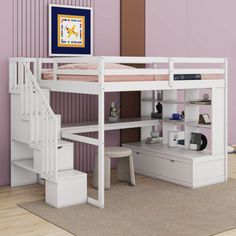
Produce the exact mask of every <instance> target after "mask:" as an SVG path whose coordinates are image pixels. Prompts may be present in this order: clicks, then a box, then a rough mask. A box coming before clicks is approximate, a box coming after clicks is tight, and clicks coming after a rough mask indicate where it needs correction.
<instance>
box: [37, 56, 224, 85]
mask: <svg viewBox="0 0 236 236" xmlns="http://www.w3.org/2000/svg"><path fill="white" fill-rule="evenodd" d="M226 61H227V59H225V58H191V57H190V58H188V57H170V58H169V57H109V56H108V57H106V56H105V57H80V58H79V57H76V58H40V59H39V60H38V63H39V64H38V78H42V73H43V72H45V71H47V70H48V68H47V67H46V68H45V67H44V66H43V65H44V64H47V65H49V64H51V66H49V67H50V68H51V69H52V72H53V79H54V80H56V79H57V78H58V76H59V75H85V76H86V75H93V76H94V75H95V76H98V77H99V80H98V82H99V83H100V84H103V83H104V77H105V76H107V75H109V76H110V75H154V76H157V75H167V76H168V78H169V85H170V86H173V84H174V82H175V80H174V75H176V74H205V75H208V74H216V75H222V79H223V75H224V74H225V66H224V65H225V63H226ZM77 63H85V64H97V65H98V67H97V69H69V68H60V65H61V64H77ZM106 63H119V64H145V65H146V67H145V68H136V69H135V70H130V69H106V68H105V64H106ZM90 83H92V82H90Z"/></svg>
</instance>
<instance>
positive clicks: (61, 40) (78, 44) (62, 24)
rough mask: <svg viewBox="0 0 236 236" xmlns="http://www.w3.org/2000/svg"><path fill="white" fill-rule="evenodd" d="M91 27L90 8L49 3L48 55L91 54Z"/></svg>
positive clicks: (91, 16)
mask: <svg viewBox="0 0 236 236" xmlns="http://www.w3.org/2000/svg"><path fill="white" fill-rule="evenodd" d="M92 28H93V11H92V8H89V7H75V6H65V5H55V4H50V5H49V56H86V55H92V54H93V53H92V52H93V34H92Z"/></svg>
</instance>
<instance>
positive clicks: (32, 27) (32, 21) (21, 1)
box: [13, 0, 119, 172]
mask: <svg viewBox="0 0 236 236" xmlns="http://www.w3.org/2000/svg"><path fill="white" fill-rule="evenodd" d="M50 3H53V4H64V5H73V6H87V7H93V9H94V14H96V7H95V0H13V35H14V39H13V56H15V57H47V56H48V4H50ZM94 18H95V17H94ZM95 27H96V26H95ZM95 50H96V49H95ZM108 96H109V98H108V99H107V100H108V101H107V103H109V101H111V100H115V101H117V102H119V96H118V95H117V94H114V95H113V94H110V95H108ZM106 97H107V96H106ZM51 106H52V109H53V110H54V112H55V113H56V114H61V115H62V122H63V123H70V122H83V121H95V120H97V111H98V110H97V109H98V108H97V97H96V96H92V95H82V94H68V93H57V92H52V93H51ZM108 106H109V104H106V107H108ZM106 110H107V111H106V114H107V113H108V109H106ZM89 135H90V136H92V137H95V136H96V134H94V133H93V134H89ZM106 141H107V142H106V143H107V144H108V145H109V144H110V145H111V144H112V145H117V144H119V132H118V131H116V132H107V133H106ZM74 147H75V148H74V152H75V167H76V168H77V169H79V170H81V171H85V172H91V171H92V170H93V166H94V158H95V154H96V148H95V147H94V146H92V145H86V144H81V143H75V145H74Z"/></svg>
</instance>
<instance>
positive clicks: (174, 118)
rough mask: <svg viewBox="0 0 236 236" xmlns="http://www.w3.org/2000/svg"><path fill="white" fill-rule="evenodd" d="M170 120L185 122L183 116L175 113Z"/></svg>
mask: <svg viewBox="0 0 236 236" xmlns="http://www.w3.org/2000/svg"><path fill="white" fill-rule="evenodd" d="M170 120H183V118H182V114H179V113H173V114H172V116H171V118H170Z"/></svg>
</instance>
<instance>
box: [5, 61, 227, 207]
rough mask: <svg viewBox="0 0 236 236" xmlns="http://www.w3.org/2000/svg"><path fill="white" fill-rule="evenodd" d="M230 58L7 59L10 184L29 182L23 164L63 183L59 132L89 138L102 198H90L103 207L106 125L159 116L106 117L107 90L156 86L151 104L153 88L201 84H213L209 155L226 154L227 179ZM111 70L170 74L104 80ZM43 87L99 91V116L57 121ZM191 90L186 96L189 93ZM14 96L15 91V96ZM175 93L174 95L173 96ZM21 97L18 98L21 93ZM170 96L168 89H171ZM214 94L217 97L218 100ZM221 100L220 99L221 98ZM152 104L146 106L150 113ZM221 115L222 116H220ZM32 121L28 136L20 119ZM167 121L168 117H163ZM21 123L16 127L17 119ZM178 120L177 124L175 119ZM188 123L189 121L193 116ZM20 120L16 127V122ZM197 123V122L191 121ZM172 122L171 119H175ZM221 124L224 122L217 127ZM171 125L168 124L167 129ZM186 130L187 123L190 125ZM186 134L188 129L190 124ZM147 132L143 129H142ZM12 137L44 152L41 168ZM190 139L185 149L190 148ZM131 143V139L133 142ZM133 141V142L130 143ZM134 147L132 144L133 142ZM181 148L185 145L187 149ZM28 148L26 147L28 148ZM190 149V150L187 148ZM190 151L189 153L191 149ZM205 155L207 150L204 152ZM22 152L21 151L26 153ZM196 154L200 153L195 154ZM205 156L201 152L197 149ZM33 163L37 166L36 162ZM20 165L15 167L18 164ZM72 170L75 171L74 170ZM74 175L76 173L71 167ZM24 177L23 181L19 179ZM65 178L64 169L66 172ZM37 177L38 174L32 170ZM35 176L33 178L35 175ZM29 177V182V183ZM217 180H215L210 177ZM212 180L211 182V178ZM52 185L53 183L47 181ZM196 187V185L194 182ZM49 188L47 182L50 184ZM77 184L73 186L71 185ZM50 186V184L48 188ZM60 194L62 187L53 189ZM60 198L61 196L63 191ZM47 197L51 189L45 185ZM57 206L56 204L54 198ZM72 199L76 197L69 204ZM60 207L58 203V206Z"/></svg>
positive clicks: (149, 122) (150, 123)
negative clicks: (77, 66) (180, 78)
mask: <svg viewBox="0 0 236 236" xmlns="http://www.w3.org/2000/svg"><path fill="white" fill-rule="evenodd" d="M75 63H86V64H97V65H98V69H93V70H88V69H79V70H78V69H61V68H60V65H61V64H75ZM105 63H120V64H146V65H148V67H146V68H143V69H136V68H134V69H106V68H105ZM48 68H51V69H52V72H53V80H44V79H42V78H43V76H42V74H43V72H44V71H45V70H47V69H48ZM227 70H228V68H227V59H225V58H178V57H171V58H168V57H82V58H81V57H80V58H11V59H10V61H9V72H10V73H9V92H10V93H11V95H12V96H11V97H12V103H11V112H12V117H13V116H16V115H17V116H19V117H20V118H19V120H14V119H13V118H12V124H11V125H12V135H11V136H12V138H11V139H12V158H11V159H12V162H11V164H12V186H19V185H23V184H28V182H27V181H26V180H25V178H26V176H27V174H28V172H27V174H25V173H24V174H22V173H20V174H19V173H18V172H19V168H22V169H24V171H31V172H34V173H36V174H39V175H40V176H41V178H43V179H45V180H46V185H47V182H48V183H57V184H58V183H59V182H60V180H61V175H62V174H61V172H58V165H59V164H58V155H59V154H58V149H57V147H58V143H59V141H58V136H59V133H60V136H61V138H64V139H69V140H73V141H78V142H83V143H86V144H91V145H96V146H97V147H98V169H99V172H98V200H97V199H93V198H90V197H88V198H87V199H86V201H87V202H88V203H90V204H92V205H95V206H97V207H100V208H103V207H104V206H105V196H104V131H106V130H115V129H126V128H134V127H141V128H144V127H154V126H155V125H157V123H158V122H159V121H158V120H155V119H151V118H150V117H149V116H143V117H139V118H132V119H123V120H122V119H121V120H120V121H119V122H117V123H109V122H106V121H105V117H104V113H105V107H104V99H105V96H104V95H105V93H106V92H121V91H141V92H142V94H147V92H148V91H152V93H151V94H152V95H151V97H150V99H149V100H150V101H151V102H152V109H154V107H155V106H154V105H155V102H156V99H155V95H154V94H155V91H156V90H163V91H167V92H168V91H174V90H175V91H176V90H179V89H181V90H186V91H189V92H190V93H191V91H193V94H195V95H194V98H196V97H198V96H199V91H198V90H199V89H205V88H207V89H211V91H212V101H213V104H212V125H211V130H212V132H211V135H212V147H211V151H210V154H209V155H208V161H209V160H211V159H212V158H213V157H214V156H218V157H219V156H220V157H219V158H220V159H221V160H223V165H224V173H223V179H222V178H221V179H220V180H219V181H218V182H222V181H226V180H227V158H226V157H227V151H226V150H227V148H226V147H227ZM175 74H205V75H212V74H214V75H215V74H216V75H220V76H221V79H214V80H207V79H206V80H186V81H176V80H174V75H175ZM59 75H74V76H76V75H83V76H87V75H92V76H98V82H84V81H83V82H79V81H72V80H71V81H69V80H58V79H57V78H58V76H59ZM107 75H122V76H128V75H141V76H142V75H167V76H168V80H165V81H158V80H156V81H135V82H105V76H107ZM43 89H46V90H48V91H49V92H50V91H56V92H68V93H82V94H92V95H97V96H98V108H99V109H98V121H97V122H92V123H91V122H90V123H83V124H65V125H63V124H62V125H61V124H60V123H59V122H58V119H57V117H56V115H55V114H54V113H53V111H52V109H51V107H50V104H49V102H48V100H47V98H46V95H45V93H44V92H43ZM190 93H187V94H188V96H190V95H189V94H190ZM14 96H15V97H14ZM17 96H18V99H17ZM169 97H170V98H171V96H169ZM19 98H20V99H19ZM167 98H168V95H167ZM214 99H215V101H216V102H214ZM218 103H219V104H218ZM150 112H151V111H150V110H149V111H148V112H146V113H147V114H150ZM218 117H219V118H218ZM26 121H28V122H29V124H30V126H29V127H27V129H28V130H29V134H28V136H27V137H24V135H23V134H22V133H21V132H22V130H23V129H24V127H23V124H21V123H22V122H23V123H24V122H26ZM163 122H165V120H163ZM17 124H20V125H21V126H22V129H21V130H20V128H18V126H20V125H18V126H17ZM174 125H178V124H174ZM185 125H186V126H188V125H189V126H191V120H190V123H189V124H185ZM16 126H17V127H16ZM192 126H194V127H195V128H197V129H198V128H204V127H199V126H198V125H196V124H193V123H192ZM171 127H172V128H173V123H172V124H171ZM219 127H223V131H222V129H219ZM168 130H170V129H167V131H168ZM187 130H188V129H187ZM167 131H166V132H164V133H165V134H163V135H164V136H165V137H163V145H165V146H166V144H167ZM88 132H98V138H97V139H96V138H91V137H86V136H83V135H81V134H83V133H88ZM186 132H188V136H189V134H190V130H188V131H186ZM143 133H145V132H143ZM142 136H143V134H142ZM14 142H22V143H25V144H27V145H28V146H29V148H31V149H33V150H38V151H40V152H41V153H42V156H41V159H40V160H41V162H40V166H41V168H40V170H35V163H32V160H31V159H30V160H31V163H29V159H28V158H25V157H24V155H23V154H24V153H25V151H22V152H23V154H22V155H20V157H19V156H17V155H16V150H17V152H19V151H20V150H21V149H22V148H14V147H15V146H17V145H18V144H17V145H16V144H15V143H14ZM188 143H189V142H186V144H185V149H187V148H188V147H187V144H188ZM131 146H132V145H131ZM131 146H130V147H131ZM131 148H132V147H131ZM185 149H183V150H185ZM27 152H28V151H27ZM184 152H185V154H186V155H187V154H188V155H191V154H189V153H190V151H189V150H185V151H184ZM188 152H189V153H188ZM203 155H206V153H204V154H203ZM22 156H23V157H22ZM193 156H196V155H195V154H194V155H193ZM199 156H200V157H201V155H200V154H199ZM32 165H33V166H32ZM16 167H17V169H16ZM70 173H71V172H70ZM73 175H76V173H74V172H73ZM20 178H22V179H24V181H20V180H19V179H20ZM63 178H65V175H64V174H63ZM16 179H17V181H16ZM34 180H35V175H34ZM31 182H32V181H31ZM31 182H30V183H31ZM212 183H213V182H212ZM212 183H211V182H209V184H212ZM48 185H49V184H48ZM191 186H192V187H196V186H194V185H191ZM46 188H47V187H46ZM73 188H74V186H73ZM48 191H50V189H49V190H48ZM55 191H56V193H51V192H50V194H52V195H53V194H56V195H57V197H58V194H59V193H58V192H57V190H55ZM59 198H60V196H59ZM46 201H47V191H46ZM51 202H52V201H50V200H49V201H48V203H49V204H51V205H53V206H56V207H57V206H58V205H57V204H53V203H51ZM71 204H73V203H72V202H71V203H69V205H71ZM59 207H60V206H59Z"/></svg>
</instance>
